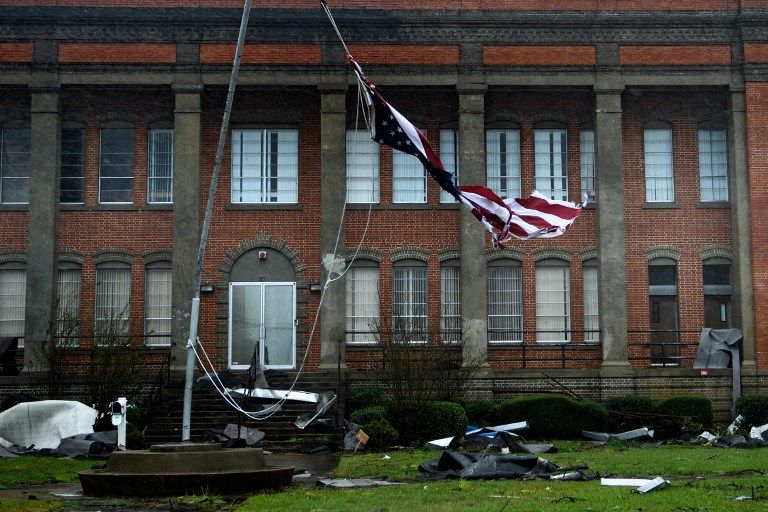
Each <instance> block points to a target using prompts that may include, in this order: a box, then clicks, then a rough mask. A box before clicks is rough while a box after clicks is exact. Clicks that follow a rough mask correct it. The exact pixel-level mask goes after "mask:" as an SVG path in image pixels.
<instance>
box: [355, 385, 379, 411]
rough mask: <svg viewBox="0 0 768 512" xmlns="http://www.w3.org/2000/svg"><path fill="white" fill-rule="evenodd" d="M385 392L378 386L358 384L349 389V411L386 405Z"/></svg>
mask: <svg viewBox="0 0 768 512" xmlns="http://www.w3.org/2000/svg"><path fill="white" fill-rule="evenodd" d="M385 403H386V397H385V395H384V390H383V389H382V388H381V387H380V386H377V385H376V384H358V385H356V386H352V387H350V389H349V395H348V396H347V411H356V410H357V409H362V408H364V407H368V406H370V405H385Z"/></svg>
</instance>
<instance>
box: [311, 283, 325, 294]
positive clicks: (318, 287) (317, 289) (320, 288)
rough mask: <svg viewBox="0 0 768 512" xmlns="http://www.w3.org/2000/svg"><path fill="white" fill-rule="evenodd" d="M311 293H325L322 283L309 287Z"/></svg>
mask: <svg viewBox="0 0 768 512" xmlns="http://www.w3.org/2000/svg"><path fill="white" fill-rule="evenodd" d="M309 291H311V292H321V291H323V285H321V284H320V283H313V284H310V285H309Z"/></svg>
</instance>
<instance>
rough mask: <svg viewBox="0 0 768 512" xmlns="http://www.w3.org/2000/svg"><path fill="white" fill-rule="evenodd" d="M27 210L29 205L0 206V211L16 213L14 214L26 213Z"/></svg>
mask: <svg viewBox="0 0 768 512" xmlns="http://www.w3.org/2000/svg"><path fill="white" fill-rule="evenodd" d="M27 210H29V204H26V203H25V204H0V211H8V212H12V211H16V212H22V211H23V212H26V211H27Z"/></svg>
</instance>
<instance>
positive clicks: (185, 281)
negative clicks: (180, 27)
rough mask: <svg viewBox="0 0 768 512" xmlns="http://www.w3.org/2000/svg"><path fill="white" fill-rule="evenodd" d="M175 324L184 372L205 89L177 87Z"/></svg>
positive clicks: (176, 353) (177, 360)
mask: <svg viewBox="0 0 768 512" xmlns="http://www.w3.org/2000/svg"><path fill="white" fill-rule="evenodd" d="M174 91H175V94H176V107H175V110H174V112H175V115H174V126H173V298H172V303H173V313H172V318H173V324H172V341H173V343H174V345H173V348H172V350H171V368H172V370H174V371H184V369H185V365H186V358H187V339H188V337H189V316H190V310H191V304H192V297H193V296H194V294H195V293H194V292H195V290H194V282H195V267H196V262H197V251H198V245H199V243H200V208H201V206H200V187H201V183H200V180H201V146H202V138H201V133H202V129H201V127H202V123H201V99H202V94H203V87H202V86H201V85H177V86H174Z"/></svg>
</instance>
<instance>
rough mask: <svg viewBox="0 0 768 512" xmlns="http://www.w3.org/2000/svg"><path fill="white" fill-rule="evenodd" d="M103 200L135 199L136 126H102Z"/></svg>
mask: <svg viewBox="0 0 768 512" xmlns="http://www.w3.org/2000/svg"><path fill="white" fill-rule="evenodd" d="M100 150H101V154H100V157H99V202H100V203H132V202H133V128H123V127H120V128H111V127H107V128H102V129H101V142H100Z"/></svg>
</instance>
